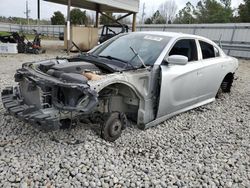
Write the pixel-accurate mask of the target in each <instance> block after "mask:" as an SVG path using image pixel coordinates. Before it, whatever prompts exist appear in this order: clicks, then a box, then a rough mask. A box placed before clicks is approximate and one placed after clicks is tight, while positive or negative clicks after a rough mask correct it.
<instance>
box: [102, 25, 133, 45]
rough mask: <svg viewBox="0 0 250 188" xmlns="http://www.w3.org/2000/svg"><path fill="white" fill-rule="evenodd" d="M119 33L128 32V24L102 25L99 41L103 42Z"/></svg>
mask: <svg viewBox="0 0 250 188" xmlns="http://www.w3.org/2000/svg"><path fill="white" fill-rule="evenodd" d="M121 33H128V26H127V25H124V24H113V25H104V26H103V27H102V33H101V36H100V38H99V43H103V42H105V41H106V40H108V39H111V38H112V37H114V36H116V35H119V34H121Z"/></svg>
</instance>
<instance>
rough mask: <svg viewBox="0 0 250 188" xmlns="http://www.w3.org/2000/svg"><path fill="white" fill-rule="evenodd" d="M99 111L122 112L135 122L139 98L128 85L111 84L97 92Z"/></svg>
mask: <svg viewBox="0 0 250 188" xmlns="http://www.w3.org/2000/svg"><path fill="white" fill-rule="evenodd" d="M99 103H100V104H99V107H100V108H101V109H100V110H99V111H101V112H116V111H117V112H123V113H125V114H126V116H127V118H128V119H131V120H133V121H135V122H137V117H138V109H139V104H140V98H139V97H138V95H137V94H136V92H135V91H134V89H132V88H131V87H130V86H128V85H126V84H123V83H116V84H111V85H109V86H107V87H105V88H104V89H102V90H101V91H100V92H99Z"/></svg>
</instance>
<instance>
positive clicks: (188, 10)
mask: <svg viewBox="0 0 250 188" xmlns="http://www.w3.org/2000/svg"><path fill="white" fill-rule="evenodd" d="M195 14H196V10H195V8H194V6H193V5H192V3H190V2H187V3H186V6H185V7H184V8H183V9H181V10H180V11H179V13H178V14H177V16H176V19H175V21H174V23H178V24H193V23H196V18H195Z"/></svg>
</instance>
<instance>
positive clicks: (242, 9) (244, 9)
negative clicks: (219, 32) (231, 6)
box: [238, 0, 250, 22]
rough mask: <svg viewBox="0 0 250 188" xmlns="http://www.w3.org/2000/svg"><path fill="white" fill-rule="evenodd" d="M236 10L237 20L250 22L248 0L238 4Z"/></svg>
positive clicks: (249, 1) (249, 0)
mask: <svg viewBox="0 0 250 188" xmlns="http://www.w3.org/2000/svg"><path fill="white" fill-rule="evenodd" d="M238 11H239V21H241V22H250V0H244V4H242V3H241V4H240V6H239V8H238Z"/></svg>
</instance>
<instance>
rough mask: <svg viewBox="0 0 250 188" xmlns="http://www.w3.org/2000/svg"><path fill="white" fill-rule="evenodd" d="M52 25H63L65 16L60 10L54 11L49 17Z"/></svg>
mask: <svg viewBox="0 0 250 188" xmlns="http://www.w3.org/2000/svg"><path fill="white" fill-rule="evenodd" d="M50 20H51V24H52V25H64V24H65V18H64V15H63V14H62V13H61V12H60V11H56V12H54V15H53V16H52V17H51V18H50Z"/></svg>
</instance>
